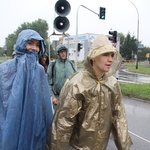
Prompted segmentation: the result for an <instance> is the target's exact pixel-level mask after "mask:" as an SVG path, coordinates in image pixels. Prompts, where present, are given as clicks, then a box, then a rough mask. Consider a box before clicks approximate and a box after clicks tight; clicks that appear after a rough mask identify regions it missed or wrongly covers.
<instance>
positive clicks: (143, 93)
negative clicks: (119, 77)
mask: <svg viewBox="0 0 150 150" xmlns="http://www.w3.org/2000/svg"><path fill="white" fill-rule="evenodd" d="M120 86H121V91H122V94H123V95H126V96H129V97H135V98H139V99H144V100H148V101H150V84H133V83H120Z"/></svg>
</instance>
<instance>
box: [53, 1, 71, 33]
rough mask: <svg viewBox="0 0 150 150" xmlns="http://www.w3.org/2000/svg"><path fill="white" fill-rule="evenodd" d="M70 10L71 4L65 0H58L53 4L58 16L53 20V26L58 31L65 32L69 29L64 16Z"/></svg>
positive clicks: (67, 21)
mask: <svg viewBox="0 0 150 150" xmlns="http://www.w3.org/2000/svg"><path fill="white" fill-rule="evenodd" d="M70 10H71V6H70V4H69V2H68V1H66V0H58V1H57V2H56V4H55V12H56V13H57V14H58V16H57V17H56V18H55V20H54V28H55V29H56V30H57V31H58V32H66V31H67V30H68V29H69V26H70V23H69V20H68V18H67V17H66V16H67V15H68V14H69V13H70Z"/></svg>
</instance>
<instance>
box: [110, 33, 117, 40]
mask: <svg viewBox="0 0 150 150" xmlns="http://www.w3.org/2000/svg"><path fill="white" fill-rule="evenodd" d="M109 34H110V35H111V36H109V40H110V41H112V42H113V43H117V31H109Z"/></svg>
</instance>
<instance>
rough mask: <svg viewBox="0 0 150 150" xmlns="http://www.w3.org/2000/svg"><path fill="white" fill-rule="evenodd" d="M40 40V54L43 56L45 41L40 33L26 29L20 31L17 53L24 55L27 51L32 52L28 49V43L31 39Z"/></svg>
mask: <svg viewBox="0 0 150 150" xmlns="http://www.w3.org/2000/svg"><path fill="white" fill-rule="evenodd" d="M31 39H34V40H39V41H40V52H39V53H38V56H39V57H41V56H42V55H43V54H44V53H45V46H46V45H45V42H44V39H43V38H42V37H41V36H40V34H39V33H38V32H36V31H34V30H31V29H26V30H23V31H22V32H20V33H19V35H18V38H17V41H16V44H15V46H16V47H15V49H16V50H15V51H16V54H17V55H23V54H25V53H30V51H28V50H27V49H26V43H27V42H28V41H29V40H31Z"/></svg>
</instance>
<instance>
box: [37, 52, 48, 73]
mask: <svg viewBox="0 0 150 150" xmlns="http://www.w3.org/2000/svg"><path fill="white" fill-rule="evenodd" d="M39 64H41V65H42V66H43V67H44V70H45V73H47V69H48V65H49V57H48V55H47V54H43V55H42V56H41V57H40V58H39Z"/></svg>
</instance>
